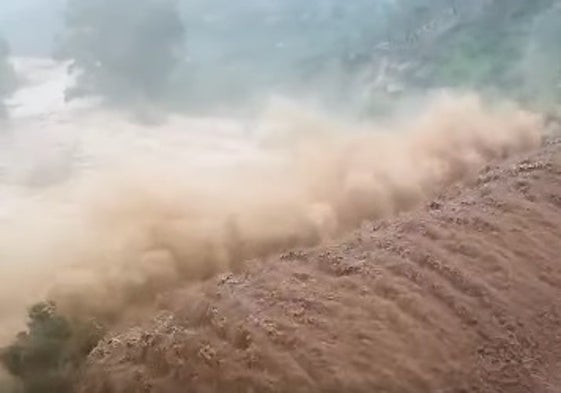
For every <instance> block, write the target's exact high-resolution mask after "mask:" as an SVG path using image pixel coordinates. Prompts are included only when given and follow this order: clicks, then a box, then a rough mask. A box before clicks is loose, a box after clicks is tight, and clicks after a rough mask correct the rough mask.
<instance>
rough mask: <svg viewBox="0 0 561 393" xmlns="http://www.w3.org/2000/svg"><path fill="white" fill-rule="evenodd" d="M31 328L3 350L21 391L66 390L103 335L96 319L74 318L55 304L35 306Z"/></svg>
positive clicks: (46, 392)
mask: <svg viewBox="0 0 561 393" xmlns="http://www.w3.org/2000/svg"><path fill="white" fill-rule="evenodd" d="M28 317H29V321H28V329H27V331H26V332H22V333H20V334H18V335H17V337H16V339H15V341H14V342H13V343H12V344H11V345H10V346H9V347H7V348H5V349H4V350H3V351H2V353H1V357H0V360H1V362H2V364H3V365H4V367H5V369H6V370H7V371H8V372H9V373H10V374H11V375H13V376H14V377H16V378H17V379H18V380H19V381H20V382H21V388H22V393H50V392H52V393H66V392H70V391H71V387H72V385H73V382H74V379H75V377H76V374H77V372H78V370H79V369H80V368H81V366H82V364H83V362H84V361H85V359H86V357H87V356H88V354H89V353H90V351H91V350H92V349H93V348H94V347H95V346H96V344H97V342H98V341H99V340H100V339H101V337H102V335H103V329H102V328H101V327H100V326H99V325H98V324H97V323H95V322H93V321H89V322H84V321H72V320H70V319H68V318H66V317H65V316H63V315H61V314H60V313H59V312H58V311H57V309H56V306H55V305H54V303H51V302H43V303H39V304H36V305H34V306H33V307H31V308H30V309H29V312H28Z"/></svg>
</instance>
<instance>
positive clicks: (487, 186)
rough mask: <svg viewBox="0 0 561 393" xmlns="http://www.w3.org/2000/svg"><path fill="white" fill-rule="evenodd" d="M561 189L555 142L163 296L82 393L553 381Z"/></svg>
mask: <svg viewBox="0 0 561 393" xmlns="http://www.w3.org/2000/svg"><path fill="white" fill-rule="evenodd" d="M560 195H561V140H559V139H550V140H548V141H547V142H546V143H545V144H544V146H543V148H542V149H541V150H540V151H538V152H536V153H534V154H532V155H530V156H528V157H516V158H515V159H511V160H508V161H506V162H504V163H500V164H497V165H489V166H488V167H487V168H485V170H483V171H482V172H481V173H480V175H479V177H478V179H477V181H475V182H473V183H472V184H470V185H467V186H456V187H453V188H452V189H449V190H448V191H447V192H446V193H445V194H443V195H442V196H441V197H439V198H437V199H435V200H434V201H433V202H432V203H430V204H428V205H427V206H425V207H424V208H420V209H418V210H416V211H413V212H411V213H408V214H404V215H402V216H400V217H398V218H394V219H389V220H386V221H379V222H371V223H369V224H365V225H363V227H362V228H361V229H360V230H358V231H356V232H354V233H353V234H352V235H350V236H348V237H347V238H346V239H345V240H343V241H341V242H340V243H336V244H332V245H330V246H322V247H318V248H315V249H302V250H295V251H292V252H288V253H285V254H283V255H280V256H275V257H271V258H268V259H267V260H262V261H255V262H253V263H251V266H250V267H249V270H248V271H247V272H246V273H244V274H240V275H226V276H222V277H220V278H218V279H215V280H213V281H211V282H208V283H205V284H201V286H197V287H195V288H189V289H185V290H183V291H176V292H173V293H171V294H168V295H166V296H164V297H163V298H162V299H161V301H160V303H161V304H160V305H161V307H162V308H164V309H166V310H167V311H163V312H162V313H161V314H160V315H159V316H158V317H156V318H154V319H153V320H152V321H146V322H145V323H144V324H141V325H140V326H139V327H136V328H133V329H123V330H122V331H120V332H115V333H114V334H113V335H111V336H109V337H108V338H107V339H105V340H104V341H103V342H102V343H101V344H100V345H99V346H98V347H97V348H96V349H95V350H94V352H93V353H92V354H91V355H90V358H89V362H88V368H87V372H86V373H85V375H84V378H83V379H82V382H81V385H80V389H79V390H78V391H79V392H81V393H101V392H123V391H126V392H154V393H156V392H162V393H163V392H165V393H173V392H343V391H345V392H373V391H378V392H382V391H383V392H396V393H403V392H415V393H420V392H509V393H511V392H554V391H557V390H556V389H557V388H558V387H559V386H560V384H561V379H559V376H560V375H561V372H560V371H561V370H560V367H561V366H560V365H561V338H560V336H559V329H560V327H561V309H560V308H559V305H558V301H557V300H558V299H559V296H561V264H559V255H560V254H561V234H560V233H559V231H558V227H559V224H560V223H561V202H560ZM272 225H274V224H273V223H272Z"/></svg>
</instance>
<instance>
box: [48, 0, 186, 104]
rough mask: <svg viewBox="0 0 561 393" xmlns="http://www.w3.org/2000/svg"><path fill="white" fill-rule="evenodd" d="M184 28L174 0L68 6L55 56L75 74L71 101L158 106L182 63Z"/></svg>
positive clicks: (84, 0)
mask: <svg viewBox="0 0 561 393" xmlns="http://www.w3.org/2000/svg"><path fill="white" fill-rule="evenodd" d="M183 38H184V27H183V23H182V21H181V19H180V17H179V14H178V12H177V9H176V4H175V2H174V1H173V0H69V1H68V4H67V9H66V15H65V33H64V34H63V36H62V37H61V40H60V46H59V48H58V51H57V56H58V57H59V58H64V59H71V60H72V62H73V63H72V70H75V71H77V72H78V73H79V77H78V81H77V85H76V87H75V89H73V90H72V91H69V93H70V97H72V96H73V95H75V94H78V95H82V94H85V95H101V96H103V97H105V98H106V99H109V100H112V101H117V102H124V103H127V102H130V101H131V100H136V99H140V100H157V99H159V98H160V97H161V96H162V95H164V94H165V92H166V89H167V87H168V82H169V78H170V75H171V73H172V71H173V70H174V68H175V66H176V65H177V63H178V61H179V60H180V58H181V56H182V53H181V48H182V44H183Z"/></svg>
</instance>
